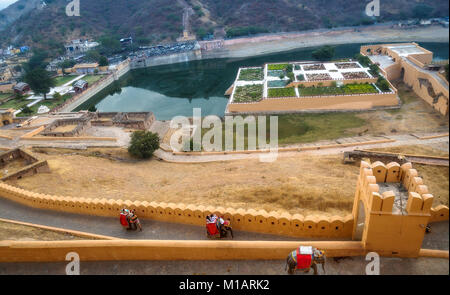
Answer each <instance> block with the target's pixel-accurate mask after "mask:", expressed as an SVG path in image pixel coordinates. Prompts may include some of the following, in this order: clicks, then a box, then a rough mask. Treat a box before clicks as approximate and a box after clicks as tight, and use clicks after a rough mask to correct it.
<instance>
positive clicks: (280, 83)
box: [267, 80, 288, 88]
mask: <svg viewBox="0 0 450 295" xmlns="http://www.w3.org/2000/svg"><path fill="white" fill-rule="evenodd" d="M287 84H288V80H274V81H268V82H267V87H269V88H278V87H285V86H286V85H287Z"/></svg>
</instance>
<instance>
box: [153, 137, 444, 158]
mask: <svg viewBox="0 0 450 295" xmlns="http://www.w3.org/2000/svg"><path fill="white" fill-rule="evenodd" d="M361 139H364V140H370V139H369V138H364V137H354V138H341V139H338V140H336V141H334V142H329V143H326V144H336V143H350V142H361V141H362V140H361ZM384 139H394V140H395V141H394V142H387V143H375V144H369V145H355V146H349V147H337V148H327V149H319V150H311V151H301V152H298V151H293V152H291V151H289V152H279V153H278V155H277V156H278V157H295V156H298V155H305V154H306V155H335V154H341V153H343V152H347V151H353V150H357V149H373V148H386V147H393V146H403V145H421V144H422V145H423V144H437V143H442V144H445V145H446V146H447V150H448V146H449V137H448V136H445V137H438V138H431V139H418V138H417V137H415V136H412V135H410V134H402V135H395V136H385V137H384ZM323 144H324V143H312V144H305V145H295V146H294V147H301V146H303V147H312V146H320V145H323ZM261 155H264V153H261V154H228V155H174V154H173V153H171V152H166V151H163V150H157V151H156V152H155V156H157V157H158V158H160V159H163V160H165V161H169V162H177V163H206V162H218V161H233V160H243V159H258V158H259V157H260V156H261Z"/></svg>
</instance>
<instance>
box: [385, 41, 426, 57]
mask: <svg viewBox="0 0 450 295" xmlns="http://www.w3.org/2000/svg"><path fill="white" fill-rule="evenodd" d="M387 48H389V49H391V50H392V51H394V52H395V53H397V54H398V55H400V56H408V55H412V54H421V53H422V54H423V53H426V52H425V51H423V50H422V49H421V48H420V47H418V46H417V45H415V44H411V45H393V46H387Z"/></svg>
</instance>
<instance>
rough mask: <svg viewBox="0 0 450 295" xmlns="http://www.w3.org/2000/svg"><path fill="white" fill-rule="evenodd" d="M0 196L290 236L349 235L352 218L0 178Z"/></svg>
mask: <svg viewBox="0 0 450 295" xmlns="http://www.w3.org/2000/svg"><path fill="white" fill-rule="evenodd" d="M0 196H1V197H4V198H7V199H10V200H12V201H15V202H18V203H21V204H23V205H26V206H30V207H34V208H39V209H50V210H57V211H64V212H71V213H78V214H87V215H98V216H112V217H118V214H119V212H120V210H121V209H122V208H124V207H127V208H133V209H136V212H137V215H138V216H139V217H141V218H148V219H154V220H159V221H165V222H175V223H183V224H191V225H198V226H205V219H206V216H207V215H209V214H211V213H215V214H217V215H220V216H224V217H225V218H230V220H231V224H232V226H233V228H234V229H236V230H244V231H251V232H260V233H267V234H275V235H282V236H291V237H329V238H332V237H335V238H349V237H351V234H352V231H353V218H352V216H351V215H349V216H347V217H338V216H335V217H324V216H303V215H300V214H294V215H291V214H288V213H284V214H279V213H276V212H266V211H264V210H260V211H256V210H252V209H250V210H244V209H233V208H223V207H205V206H196V205H186V204H173V203H168V204H167V203H156V202H147V201H143V202H140V201H133V202H132V201H123V200H113V199H108V200H107V199H86V198H72V197H62V196H52V195H46V194H40V193H33V192H30V191H26V190H23V189H20V188H17V187H14V186H11V185H8V184H6V183H3V182H0Z"/></svg>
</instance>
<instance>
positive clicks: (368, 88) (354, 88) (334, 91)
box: [299, 83, 379, 96]
mask: <svg viewBox="0 0 450 295" xmlns="http://www.w3.org/2000/svg"><path fill="white" fill-rule="evenodd" d="M369 93H379V91H378V89H377V88H376V87H375V86H374V85H373V84H369V83H367V84H357V83H355V84H347V85H343V86H341V87H338V86H318V87H299V94H300V96H328V95H349V94H369Z"/></svg>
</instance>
